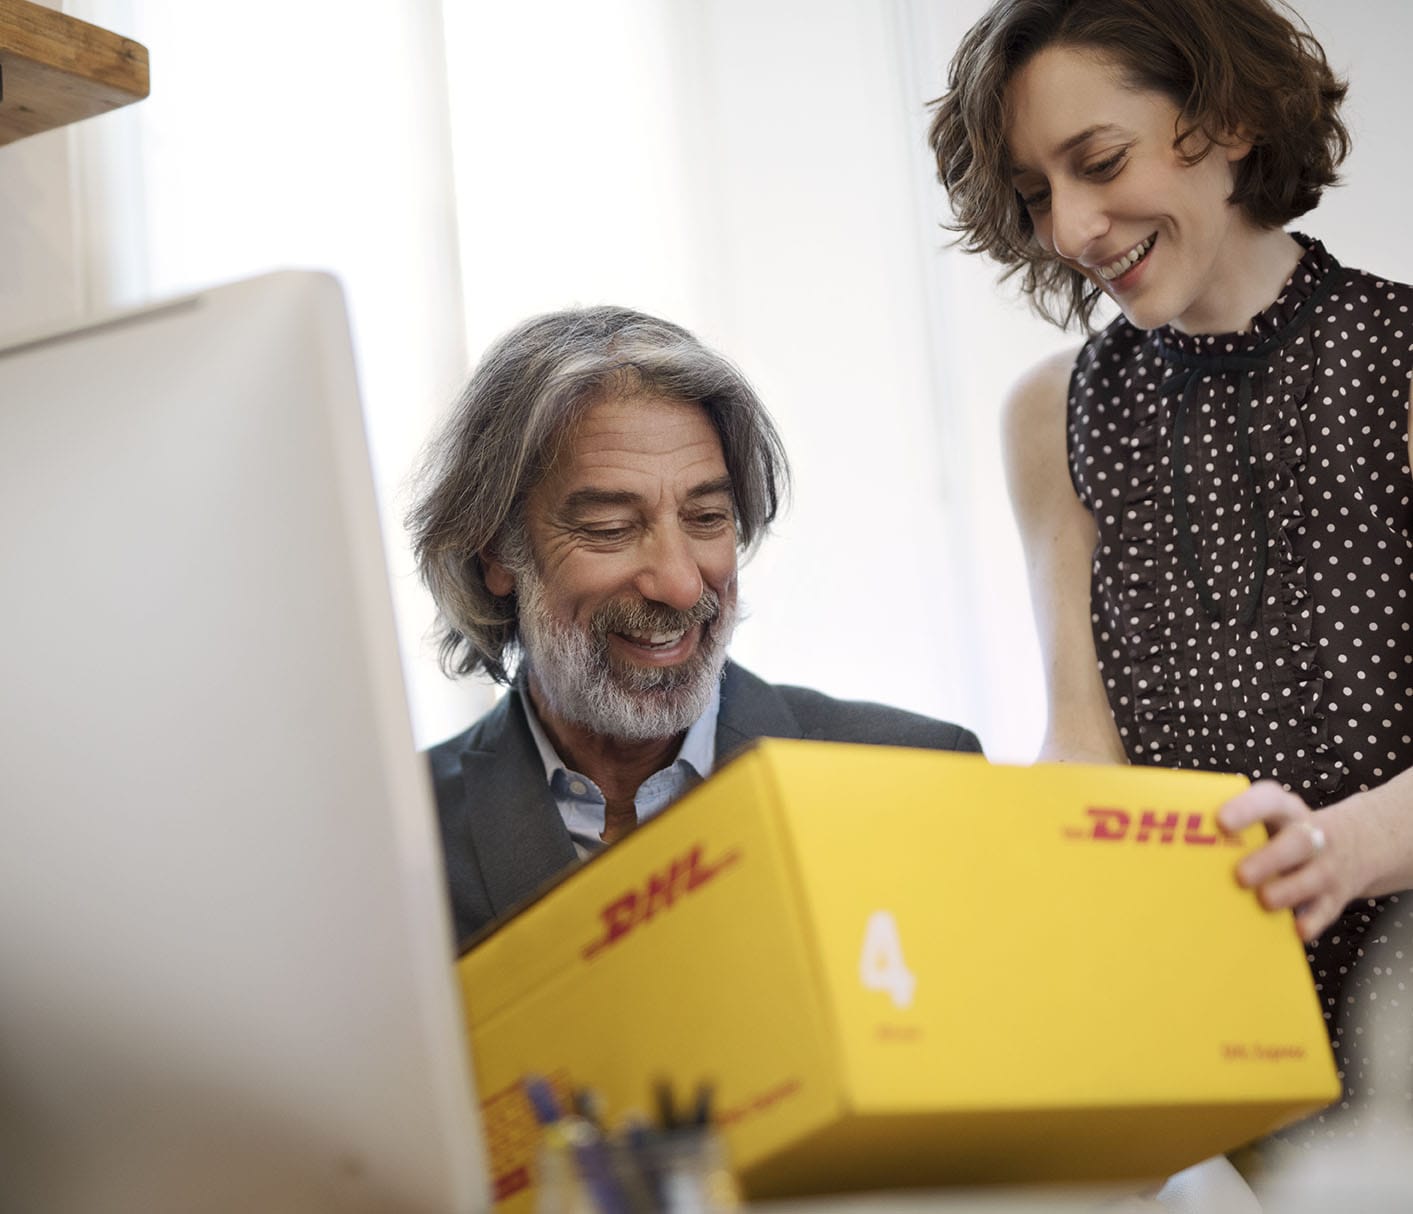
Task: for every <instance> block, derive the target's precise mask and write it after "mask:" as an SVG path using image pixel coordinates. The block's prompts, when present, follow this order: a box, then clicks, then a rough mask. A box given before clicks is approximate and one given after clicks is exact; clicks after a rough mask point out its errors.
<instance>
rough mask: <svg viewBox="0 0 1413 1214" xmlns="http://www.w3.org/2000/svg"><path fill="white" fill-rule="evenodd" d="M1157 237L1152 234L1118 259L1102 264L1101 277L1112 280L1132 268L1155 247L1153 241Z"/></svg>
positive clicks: (1106, 280) (1100, 268)
mask: <svg viewBox="0 0 1413 1214" xmlns="http://www.w3.org/2000/svg"><path fill="white" fill-rule="evenodd" d="M1155 239H1156V237H1153V236H1150V237H1148V239H1147V240H1145V241H1144V242H1143V243H1142V244H1139V245H1136V246H1135V247H1133V248H1132V249H1130V250H1129V251H1128V252H1127V253H1125V254H1124V255H1123V256H1122V257H1120V258H1119V259H1118V260H1117V261H1111V262H1110V263H1109V264H1108V265H1107V266H1100V267H1099V277H1100V278H1102V279H1103V280H1104V281H1105V282H1112V281H1113V280H1114V279H1115V278H1117V277H1118V276H1119V275H1120V274H1122V273H1123V272H1124V271H1125V270H1128V269H1131V268H1132V267H1133V265H1134V264H1135V263H1136V262H1137V261H1138V259H1139V258H1140V257H1142V256H1143V255H1144V254H1145V253H1146V252H1148V250H1149V249H1151V248H1152V247H1153V241H1154V240H1155Z"/></svg>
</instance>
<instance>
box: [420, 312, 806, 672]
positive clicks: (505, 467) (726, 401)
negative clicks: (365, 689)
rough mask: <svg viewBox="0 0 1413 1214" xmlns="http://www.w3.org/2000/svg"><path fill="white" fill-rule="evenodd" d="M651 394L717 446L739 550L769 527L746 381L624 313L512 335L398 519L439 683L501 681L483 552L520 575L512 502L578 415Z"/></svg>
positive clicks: (505, 648) (524, 551)
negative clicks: (464, 678) (430, 619)
mask: <svg viewBox="0 0 1413 1214" xmlns="http://www.w3.org/2000/svg"><path fill="white" fill-rule="evenodd" d="M639 393H652V394H655V395H658V396H662V397H666V398H668V399H671V400H678V401H686V402H691V403H693V404H699V405H701V407H702V408H703V409H704V410H705V411H706V414H707V416H708V417H709V418H710V420H711V423H712V425H713V426H714V427H715V429H716V433H717V435H718V436H719V438H720V439H721V449H722V453H723V455H724V457H725V460H726V468H727V472H728V473H729V475H730V477H731V493H732V497H733V502H734V506H735V514H736V539H737V545H738V547H740V548H742V549H743V550H749V549H750V548H752V547H753V546H754V545H755V543H756V542H757V541H758V540H759V539H760V538H761V537H762V536H763V535H764V534H765V532H766V530H767V529H768V528H769V526H770V524H771V523H772V522H773V521H774V519H775V515H776V511H777V510H778V508H779V506H780V502H781V500H782V498H783V497H784V494H785V492H786V491H787V488H788V484H789V466H788V464H787V462H786V459H785V451H784V447H783V446H782V444H781V442H780V437H779V435H778V434H777V433H776V430H775V426H774V424H773V423H772V422H771V420H770V415H769V414H768V413H767V412H766V410H765V406H764V405H763V404H762V403H761V401H760V398H759V397H758V396H757V395H756V393H755V391H754V389H752V387H751V385H750V384H749V383H748V382H747V381H746V378H745V376H743V375H742V374H741V372H740V371H739V370H737V368H736V367H735V366H734V365H733V364H732V363H730V362H729V361H728V360H727V359H725V358H723V357H722V356H721V355H720V354H717V353H716V352H715V351H713V350H710V349H708V348H707V347H706V346H704V345H703V344H702V343H701V342H699V341H698V340H697V339H696V338H695V337H694V336H692V334H691V333H689V332H687V330H686V329H683V328H681V327H679V326H678V325H674V324H672V323H670V322H668V321H665V320H659V319H657V318H655V317H652V316H646V315H644V314H642V313H641V312H634V311H630V310H629V309H627V308H616V307H592V308H576V309H572V310H568V311H563V312H553V313H549V314H547V315H544V316H537V317H534V318H532V319H530V320H527V321H525V322H524V323H523V324H520V325H518V326H517V327H516V328H514V329H512V330H511V331H510V332H509V333H507V334H506V335H505V336H504V337H502V338H501V339H500V340H499V341H497V342H496V343H495V344H494V345H493V346H492V347H491V348H490V349H489V350H488V351H487V352H486V355H485V357H484V358H482V360H481V362H480V365H479V366H477V368H476V369H475V371H474V372H473V373H472V375H471V378H470V380H469V381H468V383H467V384H466V387H465V388H464V389H463V390H462V392H461V394H460V396H459V397H458V398H457V400H456V403H455V405H454V406H453V408H452V411H451V414H450V416H449V417H448V418H447V420H446V421H445V423H444V424H443V425H442V427H441V429H440V430H439V432H438V433H437V435H436V436H435V437H434V438H433V439H432V441H431V443H430V444H429V445H428V448H427V451H426V453H425V455H424V457H423V460H422V465H421V468H420V470H419V472H418V475H417V479H416V482H415V484H416V489H415V493H416V499H415V501H414V504H413V506H412V509H411V510H410V511H409V513H408V516H407V526H408V529H409V531H410V532H411V537H412V545H413V552H414V554H415V556H416V558H417V565H418V570H419V572H420V573H421V576H422V580H423V582H424V583H425V584H426V585H427V588H428V589H429V590H430V591H431V593H432V598H433V599H434V600H435V601H436V604H437V612H438V619H437V624H436V629H435V632H436V637H437V641H438V649H439V656H440V659H441V665H442V669H443V670H445V671H446V673H447V674H449V675H464V674H471V673H473V672H475V671H477V670H483V671H485V672H486V673H487V674H489V675H490V676H491V677H492V678H493V679H495V680H496V681H497V682H501V683H504V682H508V681H509V679H510V672H509V665H510V661H511V658H512V657H513V655H514V653H515V652H516V650H517V642H518V640H519V627H518V622H517V614H516V604H515V597H514V595H513V594H512V595H507V596H504V597H501V596H497V595H495V594H492V593H491V591H490V590H489V588H488V587H487V586H486V577H485V574H486V570H485V566H484V564H483V561H482V557H481V554H482V552H488V553H493V554H494V555H495V557H496V559H497V560H499V561H500V562H501V563H502V564H504V565H506V566H507V567H509V568H511V569H514V570H522V569H526V568H529V567H531V562H532V560H533V554H532V553H531V550H530V542H529V533H528V530H527V528H526V525H525V517H524V510H525V501H526V498H527V496H528V495H529V493H530V491H531V490H532V489H533V488H534V487H535V486H536V485H537V484H538V483H539V482H540V481H541V479H543V477H544V476H545V475H546V473H548V472H549V470H550V468H551V466H552V465H553V463H554V460H555V457H556V455H557V453H558V452H559V450H560V449H561V446H562V444H563V443H564V442H565V441H566V440H567V439H568V438H569V437H570V436H571V432H572V430H573V428H574V425H575V423H576V422H577V421H578V420H579V419H580V418H581V417H583V415H584V413H585V412H586V411H587V410H588V409H589V408H591V407H592V406H593V405H595V404H597V403H598V402H599V401H602V400H605V399H613V398H622V397H626V396H633V395H637V394H639Z"/></svg>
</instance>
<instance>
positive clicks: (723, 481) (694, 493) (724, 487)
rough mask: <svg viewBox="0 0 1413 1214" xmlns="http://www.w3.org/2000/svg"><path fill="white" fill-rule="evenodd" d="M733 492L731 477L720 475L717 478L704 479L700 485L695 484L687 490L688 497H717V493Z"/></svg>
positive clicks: (728, 493)
mask: <svg viewBox="0 0 1413 1214" xmlns="http://www.w3.org/2000/svg"><path fill="white" fill-rule="evenodd" d="M720 493H725V494H727V495H728V496H729V495H730V493H731V478H730V477H729V476H718V477H717V478H716V479H715V480H710V481H703V482H702V483H701V484H700V485H694V486H693V487H692V488H691V489H690V490H688V492H687V496H688V498H696V497H715V496H717V494H720Z"/></svg>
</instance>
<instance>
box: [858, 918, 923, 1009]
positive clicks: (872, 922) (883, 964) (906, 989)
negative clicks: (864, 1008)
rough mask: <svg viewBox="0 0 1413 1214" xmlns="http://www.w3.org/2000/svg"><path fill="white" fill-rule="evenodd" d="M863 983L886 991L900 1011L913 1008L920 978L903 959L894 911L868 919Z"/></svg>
mask: <svg viewBox="0 0 1413 1214" xmlns="http://www.w3.org/2000/svg"><path fill="white" fill-rule="evenodd" d="M859 980H860V981H861V982H862V983H863V984H864V989H865V990H870V991H886V992H887V993H888V994H889V995H891V996H892V997H893V1003H894V1005H895V1006H896V1007H898V1008H907V1007H911V1006H912V1002H913V989H914V988H915V987H916V986H917V979H916V978H915V977H913V974H912V971H911V970H909V969H908V966H907V963H906V962H905V961H904V960H903V944H902V941H901V940H899V939H898V923H897V920H895V919H894V918H893V912H892V911H884V910H881V911H874V912H873V914H871V915H870V916H869V917H868V925H867V926H866V927H865V928H864V940H863V953H862V954H861V955H860V956H859Z"/></svg>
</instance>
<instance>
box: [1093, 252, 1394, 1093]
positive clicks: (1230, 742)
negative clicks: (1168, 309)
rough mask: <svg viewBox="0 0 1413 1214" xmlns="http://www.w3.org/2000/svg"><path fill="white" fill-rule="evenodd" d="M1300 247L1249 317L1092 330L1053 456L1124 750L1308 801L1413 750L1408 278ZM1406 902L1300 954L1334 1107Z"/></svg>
mask: <svg viewBox="0 0 1413 1214" xmlns="http://www.w3.org/2000/svg"><path fill="white" fill-rule="evenodd" d="M1297 239H1299V240H1300V241H1301V243H1302V244H1303V245H1305V254H1304V256H1303V257H1302V259H1301V261H1300V264H1299V265H1298V266H1297V268H1296V271H1295V274H1294V275H1293V277H1292V278H1291V281H1290V282H1289V283H1288V284H1287V286H1286V288H1285V290H1284V291H1283V292H1282V294H1281V296H1280V298H1278V299H1277V300H1276V302H1275V303H1274V304H1272V305H1271V307H1270V308H1269V309H1267V310H1266V311H1265V312H1263V313H1262V314H1261V315H1260V316H1258V317H1256V318H1255V321H1254V323H1253V326H1252V328H1251V330H1250V331H1249V332H1246V333H1240V334H1202V335H1189V334H1184V333H1180V332H1178V331H1177V330H1175V329H1172V328H1171V327H1165V328H1161V329H1156V330H1153V331H1151V332H1144V331H1142V330H1138V329H1135V328H1134V327H1133V326H1131V325H1129V324H1128V323H1127V322H1126V321H1125V320H1124V319H1123V318H1122V317H1120V318H1119V319H1118V320H1116V321H1115V322H1114V323H1113V324H1111V325H1110V326H1109V327H1108V328H1107V329H1105V330H1104V331H1103V332H1102V333H1100V334H1098V335H1097V336H1096V337H1095V338H1093V339H1092V340H1091V341H1090V342H1089V343H1088V344H1087V345H1086V346H1085V348H1084V350H1083V352H1082V353H1081V355H1080V357H1079V359H1078V361H1077V363H1076V366H1075V373H1074V376H1073V378H1072V380H1071V385H1070V401H1069V459H1070V473H1071V477H1072V479H1073V481H1074V486H1075V490H1076V492H1077V493H1078V494H1079V497H1080V500H1081V501H1083V502H1084V504H1085V505H1086V506H1087V507H1088V508H1089V510H1090V511H1091V512H1092V513H1093V515H1094V518H1095V521H1096V524H1097V528H1098V542H1097V544H1096V547H1095V552H1094V562H1093V568H1092V571H1091V584H1090V586H1091V607H1092V623H1093V631H1094V641H1095V649H1096V652H1097V654H1098V658H1099V666H1100V671H1101V674H1102V676H1103V681H1104V686H1105V689H1106V692H1107V694H1108V697H1109V704H1110V707H1111V708H1112V710H1113V714H1114V720H1115V722H1116V723H1117V725H1118V729H1119V734H1120V736H1121V737H1122V739H1123V743H1124V747H1125V749H1126V750H1127V752H1128V755H1129V758H1130V759H1131V760H1132V761H1133V762H1134V763H1141V764H1148V765H1153V766H1161V767H1177V768H1198V769H1202V770H1207V771H1231V772H1240V773H1243V774H1245V775H1247V776H1250V777H1251V778H1253V779H1258V778H1262V777H1269V778H1273V779H1276V780H1278V781H1280V782H1281V783H1282V784H1284V785H1285V786H1286V787H1287V788H1290V789H1292V790H1294V791H1295V792H1297V793H1299V794H1300V795H1301V796H1302V797H1304V798H1305V799H1306V801H1308V802H1309V803H1310V804H1311V805H1313V806H1316V807H1319V806H1322V805H1327V804H1329V803H1331V802H1333V801H1336V800H1339V799H1341V798H1343V797H1345V796H1348V795H1350V794H1352V793H1354V792H1356V791H1358V790H1360V789H1364V788H1369V787H1373V786H1376V785H1379V784H1382V783H1384V782H1385V781H1387V780H1388V779H1390V778H1391V777H1393V776H1395V775H1397V774H1398V773H1399V772H1401V771H1403V770H1405V769H1406V768H1408V767H1410V766H1413V472H1410V469H1409V465H1408V393H1409V376H1410V371H1411V370H1413V287H1408V286H1404V285H1401V284H1397V283H1390V282H1384V281H1381V280H1379V279H1377V278H1374V277H1373V276H1371V275H1368V274H1364V273H1362V272H1360V271H1357V270H1350V269H1347V268H1345V267H1343V266H1341V265H1340V264H1339V263H1338V262H1336V261H1335V260H1334V258H1332V257H1331V256H1330V255H1329V254H1328V253H1327V252H1326V251H1325V249H1324V247H1323V246H1322V245H1321V244H1320V243H1319V242H1318V241H1313V240H1310V239H1309V238H1307V237H1297ZM1272 347H1274V348H1272ZM1243 377H1246V379H1247V383H1246V384H1245V385H1243V383H1242V379H1243ZM1179 380H1180V382H1178V381H1179ZM1175 387H1176V388H1178V389H1183V391H1175V390H1174V389H1175ZM1248 392H1249V394H1250V395H1249V398H1248V399H1249V401H1250V406H1251V410H1250V418H1251V421H1250V425H1249V427H1248V428H1247V433H1246V436H1245V437H1246V439H1247V440H1248V442H1249V458H1248V459H1243V458H1242V450H1241V448H1242V445H1243V444H1242V441H1241V439H1240V437H1239V432H1238V426H1237V422H1238V415H1239V412H1240V401H1241V397H1242V395H1243V393H1248ZM1180 407H1181V408H1182V409H1184V410H1185V413H1184V415H1183V417H1182V419H1181V424H1182V429H1183V431H1184V436H1183V441H1181V442H1180V443H1175V442H1174V432H1173V422H1174V414H1175V411H1177V410H1178V409H1179V408H1180ZM1179 458H1180V459H1181V462H1182V468H1181V470H1180V473H1179V474H1178V475H1175V461H1176V460H1177V459H1179ZM1179 492H1180V493H1182V494H1183V497H1182V500H1181V501H1179V500H1178V497H1177V493H1179ZM1184 507H1185V513H1186V518H1187V523H1188V536H1189V537H1190V545H1189V546H1188V556H1186V557H1184V555H1183V551H1182V549H1183V540H1182V536H1181V535H1180V533H1179V521H1178V520H1180V519H1181V518H1182V517H1183V514H1184ZM1258 514H1259V516H1260V517H1259V518H1258ZM1262 522H1264V528H1263V527H1262V525H1261V523H1262ZM1263 534H1264V540H1265V543H1264V560H1261V559H1259V557H1260V556H1261V551H1260V549H1259V548H1258V545H1259V544H1260V543H1261V538H1262V535H1263ZM1253 596H1255V600H1256V601H1255V614H1254V618H1252V619H1251V621H1250V623H1249V624H1248V623H1245V622H1243V617H1244V616H1245V614H1246V612H1247V609H1248V608H1249V607H1250V606H1251V604H1252V600H1253ZM1204 598H1205V599H1206V600H1207V601H1206V603H1204ZM1213 603H1215V608H1216V610H1215V613H1214V612H1213V610H1211V609H1210V608H1211V604H1213ZM1405 901H1406V899H1405ZM1402 918H1403V911H1402V909H1401V908H1400V907H1399V903H1398V899H1397V898H1391V899H1380V900H1379V901H1378V902H1377V903H1374V902H1371V903H1367V904H1364V903H1361V904H1359V905H1358V906H1356V907H1352V908H1350V910H1349V911H1348V912H1347V913H1346V914H1345V916H1344V918H1343V919H1342V920H1341V921H1340V922H1339V923H1337V924H1336V925H1335V926H1333V927H1332V928H1331V929H1330V930H1329V931H1328V932H1326V933H1325V935H1324V936H1323V937H1322V938H1321V939H1320V940H1319V941H1318V942H1317V943H1316V945H1315V946H1314V948H1313V949H1312V951H1311V954H1310V963H1311V967H1312V970H1313V972H1314V974H1315V981H1316V985H1317V987H1318V988H1319V991H1320V997H1321V1000H1322V1002H1323V1004H1324V1007H1325V1017H1326V1020H1327V1021H1328V1023H1329V1028H1330V1034H1331V1039H1332V1041H1333V1042H1334V1044H1335V1050H1336V1056H1337V1059H1338V1062H1339V1065H1340V1069H1341V1073H1342V1076H1343V1079H1344V1083H1345V1089H1346V1090H1345V1102H1346V1104H1349V1103H1351V1102H1355V1101H1357V1100H1358V1099H1359V1098H1360V1096H1361V1092H1362V1094H1363V1095H1364V1096H1367V1088H1368V1080H1369V1077H1368V1076H1366V1074H1365V1063H1364V1060H1363V1055H1362V1053H1361V1051H1360V1049H1359V1047H1358V1041H1357V1038H1358V1037H1359V1036H1360V1030H1359V1025H1358V1017H1357V1015H1356V1014H1354V1013H1356V1012H1357V1010H1358V1009H1359V1006H1360V1004H1361V1002H1365V1001H1367V1000H1368V999H1370V998H1371V997H1372V988H1373V985H1374V978H1375V977H1376V975H1374V974H1373V973H1372V972H1366V970H1367V971H1372V970H1374V969H1375V968H1376V967H1374V966H1373V965H1370V966H1367V967H1365V969H1362V970H1361V969H1360V967H1359V961H1360V959H1361V958H1362V957H1363V955H1364V952H1365V949H1366V948H1367V947H1372V944H1373V943H1374V941H1376V940H1378V939H1381V938H1383V937H1386V936H1388V935H1391V934H1394V935H1396V934H1397V933H1398V932H1399V931H1400V930H1401V928H1402V922H1401V921H1402ZM1395 969H1396V970H1397V973H1396V979H1397V981H1396V983H1395V985H1396V987H1397V991H1402V990H1403V989H1404V983H1405V982H1406V983H1408V984H1413V950H1410V955H1409V958H1408V959H1407V960H1404V959H1402V957H1401V956H1400V959H1399V960H1398V961H1397V962H1395ZM1384 980H1385V981H1388V979H1387V978H1385V979H1384Z"/></svg>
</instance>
